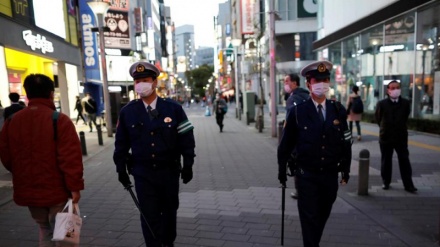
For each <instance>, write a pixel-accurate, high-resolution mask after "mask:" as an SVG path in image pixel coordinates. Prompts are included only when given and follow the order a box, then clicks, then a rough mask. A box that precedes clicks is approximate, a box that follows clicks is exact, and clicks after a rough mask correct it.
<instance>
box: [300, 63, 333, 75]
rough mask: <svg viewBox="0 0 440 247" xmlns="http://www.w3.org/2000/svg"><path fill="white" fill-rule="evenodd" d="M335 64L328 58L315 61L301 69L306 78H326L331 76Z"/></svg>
mask: <svg viewBox="0 0 440 247" xmlns="http://www.w3.org/2000/svg"><path fill="white" fill-rule="evenodd" d="M332 68H333V64H332V63H331V62H329V61H327V60H322V61H317V62H313V63H311V64H309V65H307V66H305V67H304V68H303V69H302V70H301V75H302V76H304V77H306V78H315V79H325V78H328V77H330V71H331V70H332Z"/></svg>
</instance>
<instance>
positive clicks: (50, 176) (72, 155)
mask: <svg viewBox="0 0 440 247" xmlns="http://www.w3.org/2000/svg"><path fill="white" fill-rule="evenodd" d="M54 111H55V105H54V104H53V102H52V101H51V100H49V99H31V100H30V101H29V106H28V107H26V108H25V109H23V110H21V111H19V112H17V113H16V114H15V115H14V116H13V117H12V119H11V120H10V121H6V122H5V125H4V126H3V130H2V132H1V136H0V158H1V161H2V163H3V165H4V166H5V168H6V169H7V170H9V171H11V173H12V183H13V187H14V201H15V203H17V204H18V205H20V206H35V207H47V206H52V205H55V204H59V203H62V202H66V201H67V198H68V197H70V196H71V192H72V191H80V190H83V189H84V179H83V163H82V153H81V144H80V141H79V138H78V135H77V133H76V130H75V126H74V125H73V123H72V120H71V119H70V118H69V117H68V116H67V115H65V114H63V113H60V115H59V117H58V123H57V129H58V130H57V136H58V137H57V141H56V143H55V140H54V127H53V120H52V114H53V112H54Z"/></svg>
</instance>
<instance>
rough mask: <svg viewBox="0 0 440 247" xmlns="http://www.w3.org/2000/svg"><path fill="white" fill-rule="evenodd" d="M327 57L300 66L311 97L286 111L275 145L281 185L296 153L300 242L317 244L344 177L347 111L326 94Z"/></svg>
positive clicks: (313, 246) (347, 151) (346, 172)
mask: <svg viewBox="0 0 440 247" xmlns="http://www.w3.org/2000/svg"><path fill="white" fill-rule="evenodd" d="M332 68H333V64H332V63H330V62H329V61H318V62H314V63H311V64H309V65H307V66H306V67H304V68H303V69H302V70H301V75H302V76H304V77H306V84H307V87H308V88H309V90H310V91H311V97H310V98H309V99H308V100H306V102H304V103H302V104H299V105H296V106H293V107H292V108H291V109H290V111H289V112H288V114H287V117H286V122H285V124H284V129H283V133H282V136H281V141H280V144H279V146H278V166H279V167H278V180H279V181H280V183H281V184H282V185H283V186H285V185H286V181H287V175H286V170H287V168H286V163H287V161H288V160H289V158H290V157H291V154H292V152H294V151H295V152H296V165H297V168H296V169H295V170H296V174H295V177H296V179H297V187H298V188H297V189H298V212H299V219H300V221H301V229H302V237H303V243H304V247H317V246H319V242H320V241H321V236H322V233H323V231H324V227H325V224H326V222H327V219H328V217H329V216H330V212H331V210H332V206H333V203H334V202H335V200H336V197H337V192H338V172H341V177H342V179H341V180H340V183H341V184H342V185H344V184H346V183H347V182H348V180H349V178H350V176H349V173H350V163H351V135H350V130H349V129H348V125H347V112H346V110H345V108H344V107H343V106H342V105H341V103H340V102H337V101H333V100H328V99H326V93H327V92H328V91H329V87H330V71H331V69H332Z"/></svg>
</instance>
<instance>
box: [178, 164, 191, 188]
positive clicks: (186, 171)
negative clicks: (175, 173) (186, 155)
mask: <svg viewBox="0 0 440 247" xmlns="http://www.w3.org/2000/svg"><path fill="white" fill-rule="evenodd" d="M181 173H182V174H181V176H182V181H183V183H184V184H187V183H188V182H189V181H191V179H192V178H193V171H192V167H191V166H183V168H182V171H181Z"/></svg>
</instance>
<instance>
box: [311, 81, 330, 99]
mask: <svg viewBox="0 0 440 247" xmlns="http://www.w3.org/2000/svg"><path fill="white" fill-rule="evenodd" d="M311 85H312V93H313V94H314V95H316V96H318V97H319V98H321V97H322V96H324V95H325V94H326V93H327V92H328V91H329V90H330V84H329V83H325V82H318V83H315V84H311Z"/></svg>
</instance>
